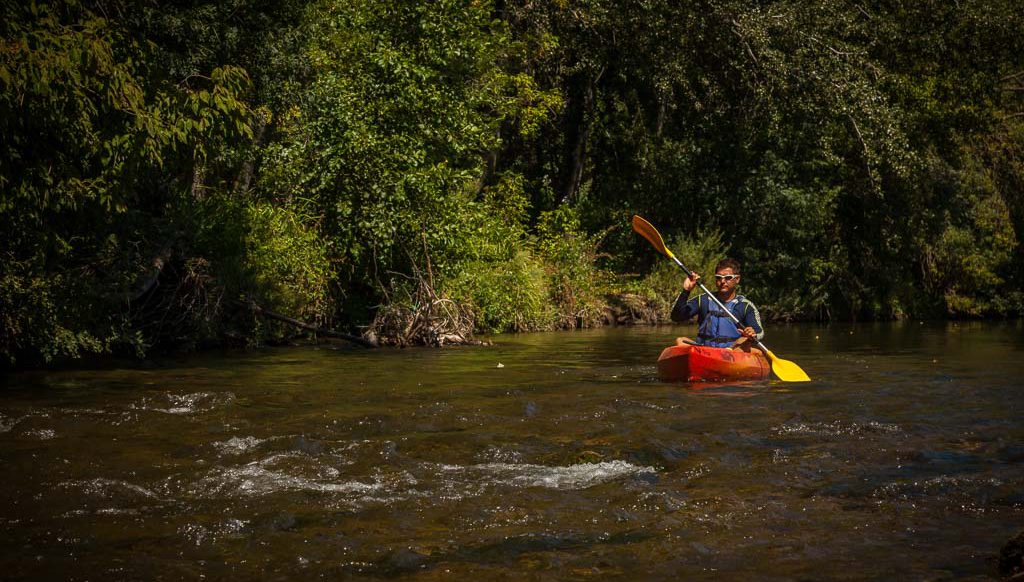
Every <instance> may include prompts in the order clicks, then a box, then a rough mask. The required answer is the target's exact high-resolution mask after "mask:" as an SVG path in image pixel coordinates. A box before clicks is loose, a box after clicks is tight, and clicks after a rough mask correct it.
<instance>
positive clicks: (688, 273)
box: [666, 249, 768, 354]
mask: <svg viewBox="0 0 1024 582" xmlns="http://www.w3.org/2000/svg"><path fill="white" fill-rule="evenodd" d="M666 250H668V249H666ZM668 256H669V258H671V259H672V260H673V261H675V262H676V264H677V265H679V268H680V269H682V270H684V271H686V276H687V277H692V276H693V271H691V270H689V269H687V268H686V265H684V264H683V262H682V261H680V260H679V258H678V257H676V256H675V255H674V254H672V252H671V251H670V252H669V254H668ZM697 285H699V286H700V288H701V291H704V293H705V294H706V295H707V296H708V297H710V298H711V300H712V301H714V302H715V305H718V307H720V308H721V309H722V311H724V312H725V313H726V315H728V316H729V319H731V320H732V321H733V323H735V324H736V325H738V326H742V325H743V324H742V323H740V320H739V318H738V317H736V314H734V313H733V312H732V311H730V310H729V309H728V308H727V307H726V306H725V305H724V304H722V302H721V301H719V300H718V297H716V296H715V294H714V293H712V292H711V291H708V288H707V287H705V286H704V283H701V282H700V281H697ZM754 345H756V346H757V347H759V348H761V351H763V352H764V353H766V354H767V353H768V348H766V347H764V344H763V343H761V340H759V339H754Z"/></svg>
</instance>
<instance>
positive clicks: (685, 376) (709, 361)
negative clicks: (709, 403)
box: [658, 344, 772, 382]
mask: <svg viewBox="0 0 1024 582" xmlns="http://www.w3.org/2000/svg"><path fill="white" fill-rule="evenodd" d="M771 370H772V367H771V364H770V363H769V362H768V358H766V357H765V356H764V355H763V354H761V353H759V352H744V351H742V350H730V349H728V348H712V347H708V346H693V345H689V344H683V345H676V346H669V347H667V348H665V349H664V350H662V352H661V356H659V357H658V376H659V377H661V379H662V380H664V381H666V382H680V381H683V382H696V381H700V380H764V379H766V378H768V375H769V374H771Z"/></svg>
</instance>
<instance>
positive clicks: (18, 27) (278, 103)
mask: <svg viewBox="0 0 1024 582" xmlns="http://www.w3.org/2000/svg"><path fill="white" fill-rule="evenodd" d="M0 8H2V10H3V13H4V16H5V17H4V19H3V20H2V21H0V49H2V50H0V193H2V195H0V221H3V223H4V224H5V226H6V228H7V231H6V236H5V237H4V238H2V239H0V323H2V325H3V328H0V353H2V354H3V355H4V357H5V358H6V359H7V360H8V361H11V360H12V359H15V358H17V359H18V361H20V362H27V361H43V360H48V359H53V358H58V357H77V356H79V355H81V354H85V353H99V352H104V351H113V350H130V351H133V352H135V353H141V352H143V351H145V350H146V349H149V348H151V347H154V346H159V347H161V348H163V347H176V346H182V345H198V344H200V343H203V342H205V341H213V340H218V339H219V338H222V337H226V335H225V334H227V335H231V336H232V337H236V336H238V335H239V334H241V335H242V336H243V337H244V338H245V339H247V340H248V341H250V342H258V341H261V340H262V339H266V338H269V337H274V336H277V335H280V334H282V333H283V332H284V330H283V329H281V328H278V327H276V325H272V326H271V325H264V324H262V323H258V322H257V321H256V320H254V318H253V314H252V312H251V311H248V310H247V309H245V308H244V305H245V303H246V300H248V299H253V300H255V301H257V302H259V303H260V304H262V305H263V306H264V307H266V308H269V309H273V310H277V311H282V312H285V313H287V314H289V315H292V316H297V317H300V318H304V319H307V320H310V321H315V322H318V323H321V324H330V325H334V326H348V327H349V329H350V330H352V331H354V330H356V329H358V327H359V326H362V325H365V324H367V323H368V322H370V321H371V320H374V315H375V313H376V312H378V311H379V310H383V311H386V310H387V309H388V308H389V306H390V305H392V304H402V303H403V302H404V303H415V302H422V301H425V300H427V299H429V300H431V301H434V300H435V299H436V300H437V301H439V302H440V303H439V304H443V305H450V304H451V301H452V300H454V301H456V302H458V303H460V304H462V305H463V306H470V307H471V308H472V311H473V313H474V314H475V316H476V322H477V325H478V327H479V328H480V329H481V330H486V331H505V330H528V329H551V328H560V327H575V326H586V325H593V324H596V323H597V322H599V321H600V320H601V319H602V318H603V317H604V315H605V313H606V311H607V307H608V306H607V305H606V303H607V302H608V295H609V294H610V293H613V292H614V291H618V290H622V289H620V287H624V288H625V290H627V291H633V292H639V294H641V295H643V296H644V297H646V299H647V300H652V301H655V302H658V303H659V305H660V306H661V307H660V308H661V309H662V311H667V305H668V304H670V302H671V300H672V299H673V298H674V297H675V295H676V293H677V291H678V288H679V284H680V282H681V273H678V272H677V271H676V270H675V268H674V267H673V266H671V265H670V264H669V263H667V262H665V261H663V260H662V259H660V257H658V256H657V255H655V254H654V253H653V252H652V251H651V250H650V248H649V247H648V246H647V245H646V244H645V243H643V242H642V241H638V240H637V237H636V236H635V235H634V234H633V233H632V232H630V231H629V230H628V229H627V228H625V225H626V224H627V221H628V219H629V217H630V216H631V215H632V214H634V213H637V214H641V215H643V216H645V217H646V218H648V219H650V220H651V221H652V222H654V223H655V224H656V225H657V226H658V228H659V229H662V232H664V233H668V234H670V235H671V236H670V238H669V243H670V244H671V245H673V247H674V248H675V249H676V251H677V252H678V253H679V255H680V256H681V257H683V258H685V259H686V261H688V264H689V265H690V266H692V267H693V268H695V269H696V270H698V271H699V272H702V273H704V274H705V275H708V274H710V270H711V269H712V268H713V262H714V261H715V260H717V259H718V258H720V257H721V256H723V255H728V256H733V257H735V258H737V259H739V260H740V261H741V262H742V263H743V267H744V269H743V274H744V279H743V282H744V283H743V285H744V287H743V292H744V293H746V294H749V295H750V296H751V299H752V300H754V301H755V302H757V303H758V305H759V306H761V307H762V312H763V313H764V314H765V315H766V316H768V317H775V318H783V319H801V318H820V319H828V318H865V317H907V316H911V315H914V316H926V315H938V316H954V317H961V316H965V317H978V316H993V315H1019V314H1021V313H1022V310H1024V291H1022V289H1024V258H1022V257H1024V253H1022V252H1021V248H1022V246H1021V245H1022V244H1024V239H1022V237H1024V197H1022V195H1021V192H1024V166H1022V164H1021V163H1020V160H1021V159H1024V122H1022V121H1021V119H1022V118H1021V111H1024V91H1021V80H1022V79H1024V73H1022V71H1024V56H1022V55H1024V36H1022V35H1021V34H1020V30H1022V29H1024V13H1022V11H1020V10H1019V7H1018V6H1017V3H1016V2H1013V1H1011V0H994V1H991V2H984V3H977V2H974V3H971V2H967V3H959V4H956V3H952V4H951V3H948V2H941V1H939V0H925V1H923V2H918V3H916V4H914V5H909V4H906V5H904V4H893V3H891V2H866V3H865V2H850V1H847V0H841V1H839V2H824V1H821V0H815V1H813V2H810V3H807V2H795V1H792V0H779V1H772V2H762V3H754V4H752V3H749V2H743V1H741V0H722V1H716V2H713V3H710V4H706V3H705V4H699V5H696V4H687V3H679V2H673V1H670V0H626V1H617V2H610V1H608V0H583V1H580V2H572V3H570V2H562V1H559V2H527V1H525V0H513V1H510V2H501V3H492V2H487V1H481V2H476V1H474V2H462V1H459V2H456V1H450V0H442V1H439V2H415V1H413V0H400V1H397V2H396V1H385V0H356V1H345V2H342V1H340V0H285V1H283V2H273V3H267V2H262V1H258V0H232V1H230V2H227V3H224V2H221V3H215V2H209V1H198V2H163V3H132V2H126V1H124V0H110V1H104V2H95V1H74V0H68V1H62V2H35V3H27V4H26V3H22V2H15V1H13V0H0ZM626 271H628V272H630V273H631V276H632V273H637V274H638V275H639V277H634V278H633V280H632V281H631V282H630V283H628V284H625V285H623V284H621V283H620V282H617V281H616V280H615V278H614V276H613V275H612V273H613V272H618V273H623V272H626ZM893 273H899V274H901V276H900V277H899V278H896V277H893V275H892V274H893ZM435 294H436V296H435ZM634 294H636V293H634ZM405 307H407V308H408V309H406V310H405V311H404V312H402V313H419V312H417V311H416V310H417V309H418V308H421V307H423V306H422V305H419V306H415V305H405ZM645 309H646V307H645ZM400 311H402V310H401V309H399V310H397V311H395V313H399V312H400ZM455 311H457V312H458V314H459V316H458V317H456V318H455V319H459V320H462V319H464V318H463V317H462V315H463V314H464V312H462V311H460V310H459V309H456V310H455ZM422 313H427V314H428V315H431V313H432V312H431V311H430V310H429V309H427V310H426V311H422ZM391 323H395V324H396V325H397V324H400V323H401V322H400V321H399V320H398V319H395V320H394V321H392V322H391ZM382 329H383V328H382Z"/></svg>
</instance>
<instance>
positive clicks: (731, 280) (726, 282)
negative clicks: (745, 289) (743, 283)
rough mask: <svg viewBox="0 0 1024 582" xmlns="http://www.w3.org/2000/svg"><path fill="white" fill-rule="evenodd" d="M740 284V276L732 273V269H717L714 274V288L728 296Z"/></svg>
mask: <svg viewBox="0 0 1024 582" xmlns="http://www.w3.org/2000/svg"><path fill="white" fill-rule="evenodd" d="M739 284H740V276H739V275H737V274H735V273H733V272H732V267H726V268H724V269H719V270H718V271H716V272H715V286H716V287H718V291H719V292H720V293H723V294H725V295H728V294H729V293H731V292H732V290H733V289H734V288H735V287H736V286H737V285H739Z"/></svg>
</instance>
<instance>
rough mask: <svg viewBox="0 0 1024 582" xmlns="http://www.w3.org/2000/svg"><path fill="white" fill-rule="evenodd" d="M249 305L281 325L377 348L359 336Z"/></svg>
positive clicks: (251, 301) (260, 314)
mask: <svg viewBox="0 0 1024 582" xmlns="http://www.w3.org/2000/svg"><path fill="white" fill-rule="evenodd" d="M248 305H249V309H251V310H252V312H253V313H255V314H256V315H259V316H262V317H266V318H267V319H273V320H274V321H280V322H281V323H287V324H288V325H293V326H295V327H298V328H301V329H305V330H309V331H311V332H313V333H315V334H318V335H323V336H327V337H333V338H337V339H343V340H345V341H349V342H352V343H354V344H359V345H361V346H363V347H364V348H375V347H377V344H376V343H374V342H371V341H369V340H366V339H364V338H361V337H359V336H355V335H350V334H347V333H341V332H338V331H334V330H331V329H324V328H322V327H318V326H315V325H313V324H310V323H306V322H304V321H299V320H298V319H293V318H291V317H288V316H287V315H281V314H280V313H275V312H273V311H270V310H267V309H264V308H262V307H260V305H259V304H257V303H256V302H255V301H253V300H252V299H250V300H249V302H248Z"/></svg>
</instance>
